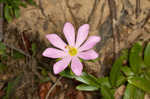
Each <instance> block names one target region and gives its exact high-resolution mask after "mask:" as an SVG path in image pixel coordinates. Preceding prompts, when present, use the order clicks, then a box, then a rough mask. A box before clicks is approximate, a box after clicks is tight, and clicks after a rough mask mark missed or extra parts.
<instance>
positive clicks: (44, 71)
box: [41, 68, 48, 76]
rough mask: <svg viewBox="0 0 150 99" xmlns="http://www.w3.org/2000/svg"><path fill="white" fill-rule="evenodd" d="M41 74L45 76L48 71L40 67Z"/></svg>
mask: <svg viewBox="0 0 150 99" xmlns="http://www.w3.org/2000/svg"><path fill="white" fill-rule="evenodd" d="M41 74H42V76H47V75H48V72H47V71H46V70H45V69H44V68H42V71H41Z"/></svg>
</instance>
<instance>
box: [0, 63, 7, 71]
mask: <svg viewBox="0 0 150 99" xmlns="http://www.w3.org/2000/svg"><path fill="white" fill-rule="evenodd" d="M6 69H7V67H6V65H4V64H2V63H0V73H4V71H5V70H6Z"/></svg>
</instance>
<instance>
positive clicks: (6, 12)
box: [4, 4, 12, 22]
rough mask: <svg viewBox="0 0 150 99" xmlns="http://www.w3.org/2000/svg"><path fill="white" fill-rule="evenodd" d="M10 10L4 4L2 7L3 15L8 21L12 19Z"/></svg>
mask: <svg viewBox="0 0 150 99" xmlns="http://www.w3.org/2000/svg"><path fill="white" fill-rule="evenodd" d="M11 10H12V8H11V7H10V6H9V5H8V4H6V5H5V7H4V16H5V18H6V20H7V21H8V22H10V21H12V16H11Z"/></svg>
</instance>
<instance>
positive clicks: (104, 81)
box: [97, 77, 112, 88]
mask: <svg viewBox="0 0 150 99" xmlns="http://www.w3.org/2000/svg"><path fill="white" fill-rule="evenodd" d="M97 81H98V83H99V84H100V85H101V86H107V87H108V88H112V86H111V84H110V82H109V79H108V77H101V78H98V79H97Z"/></svg>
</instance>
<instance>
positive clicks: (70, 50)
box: [67, 46, 78, 56]
mask: <svg viewBox="0 0 150 99" xmlns="http://www.w3.org/2000/svg"><path fill="white" fill-rule="evenodd" d="M67 48H68V49H69V51H68V52H69V54H70V56H75V55H76V54H77V53H78V50H77V49H76V48H74V47H72V46H67Z"/></svg>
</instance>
